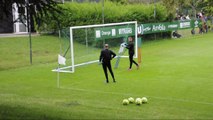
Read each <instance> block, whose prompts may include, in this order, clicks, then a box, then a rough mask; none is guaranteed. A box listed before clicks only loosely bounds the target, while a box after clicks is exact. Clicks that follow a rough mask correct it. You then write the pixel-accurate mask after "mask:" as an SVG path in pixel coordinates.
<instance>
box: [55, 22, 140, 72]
mask: <svg viewBox="0 0 213 120" xmlns="http://www.w3.org/2000/svg"><path fill="white" fill-rule="evenodd" d="M59 36H60V53H59V55H58V63H59V65H58V68H57V69H54V70H52V71H56V72H68V73H73V72H75V68H76V67H78V66H81V65H86V64H91V63H95V62H98V61H99V55H100V51H101V50H102V49H103V46H104V44H106V43H107V44H109V47H110V49H111V50H113V51H114V52H115V53H116V54H117V57H119V58H120V57H127V56H128V53H127V52H122V53H121V52H119V50H120V46H121V44H122V43H124V42H127V39H128V37H130V36H131V37H133V38H134V43H135V46H137V21H131V22H122V23H110V24H100V25H86V26H74V27H69V28H65V29H62V30H60V35H59ZM136 48H137V47H135V57H137V49H136Z"/></svg>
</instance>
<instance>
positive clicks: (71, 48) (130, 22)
mask: <svg viewBox="0 0 213 120" xmlns="http://www.w3.org/2000/svg"><path fill="white" fill-rule="evenodd" d="M125 24H135V46H136V47H135V56H134V58H137V57H138V49H137V45H138V38H137V34H138V31H137V21H129V22H121V23H109V24H98V25H85V26H74V27H70V54H71V66H66V67H61V68H59V67H58V68H57V69H54V70H52V71H54V72H64V73H74V72H75V67H77V66H81V65H86V64H91V63H96V62H98V61H99V60H94V61H89V62H85V63H80V64H76V65H75V60H74V45H73V43H74V42H73V30H74V29H81V28H92V27H109V26H115V25H125ZM68 68H71V70H69V71H68V70H65V69H68Z"/></svg>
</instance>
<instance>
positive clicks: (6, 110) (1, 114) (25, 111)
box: [0, 104, 62, 120]
mask: <svg viewBox="0 0 213 120" xmlns="http://www.w3.org/2000/svg"><path fill="white" fill-rule="evenodd" d="M42 111H43V112H42ZM47 113H49V112H47ZM0 120H62V118H59V117H57V116H51V115H48V114H46V113H44V110H41V109H29V108H26V107H23V106H19V105H17V106H9V105H3V104H1V105H0Z"/></svg>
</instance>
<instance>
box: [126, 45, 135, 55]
mask: <svg viewBox="0 0 213 120" xmlns="http://www.w3.org/2000/svg"><path fill="white" fill-rule="evenodd" d="M126 48H127V49H129V55H133V54H135V49H134V43H133V42H130V43H129V44H128V45H127V46H126Z"/></svg>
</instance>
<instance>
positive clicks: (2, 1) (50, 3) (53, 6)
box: [0, 0, 62, 26]
mask: <svg viewBox="0 0 213 120" xmlns="http://www.w3.org/2000/svg"><path fill="white" fill-rule="evenodd" d="M14 3H16V5H17V6H18V8H19V9H20V10H19V11H18V12H19V14H20V17H24V18H26V13H25V8H26V9H28V10H29V14H30V15H31V16H32V17H33V18H34V19H35V22H36V23H37V25H38V26H39V25H40V24H41V22H42V21H41V20H42V18H43V17H49V20H53V19H54V20H57V17H56V16H57V14H59V13H60V14H61V13H62V12H61V10H62V9H61V7H59V6H58V4H57V3H56V2H55V1H54V0H26V2H25V0H0V19H1V18H3V17H4V16H6V17H8V16H9V15H11V14H12V5H13V4H14Z"/></svg>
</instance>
